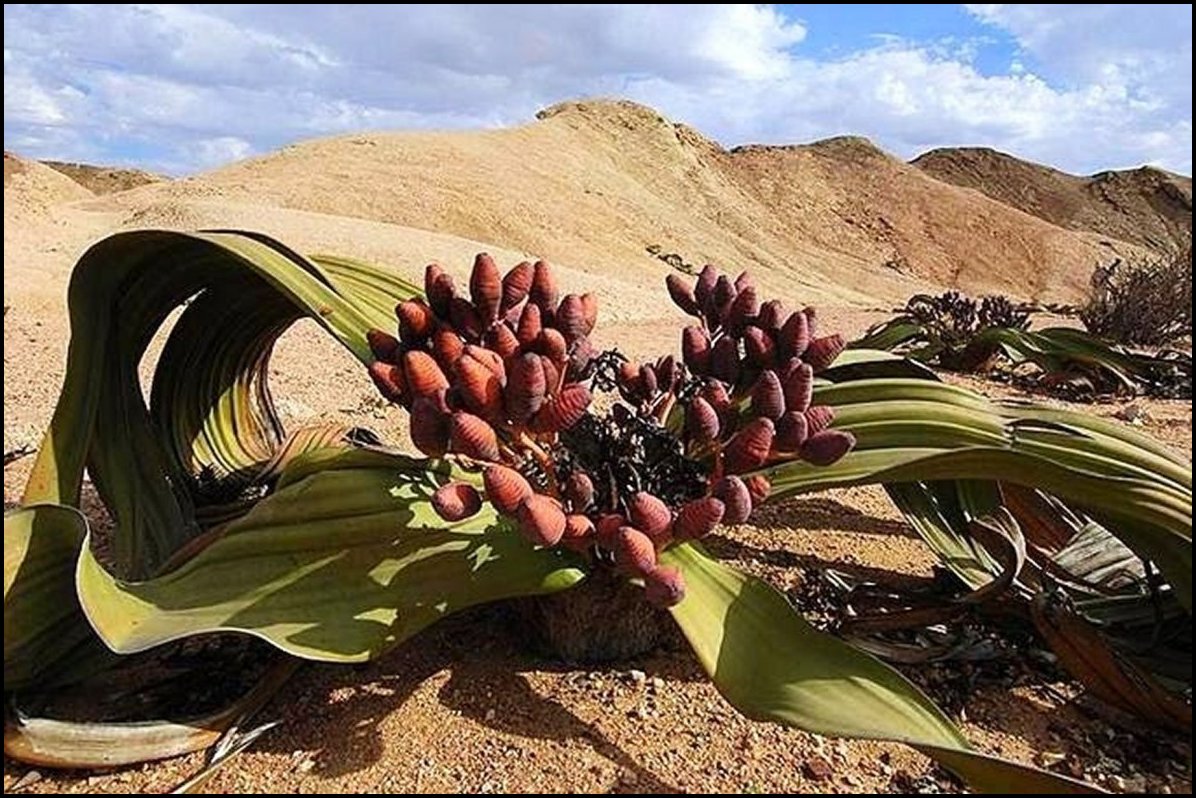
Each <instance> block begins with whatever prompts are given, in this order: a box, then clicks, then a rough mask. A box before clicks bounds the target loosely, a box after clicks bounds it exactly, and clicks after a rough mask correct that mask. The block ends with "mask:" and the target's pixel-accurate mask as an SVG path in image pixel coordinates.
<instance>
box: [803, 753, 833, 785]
mask: <svg viewBox="0 0 1196 798" xmlns="http://www.w3.org/2000/svg"><path fill="white" fill-rule="evenodd" d="M802 771H803V772H804V773H805V774H806V776H808V777H809V778H811V779H814V780H815V781H826V780H827V779H829V778H830V777H831V776H832V775H834V772H835V769H834V768H833V767H831V763H830V762H828V761H827V760H826V758H825V757H821V756H817V755H815V756H812V757H810V758H809V759H807V760H806V761H805V763H804V764H803V765H802Z"/></svg>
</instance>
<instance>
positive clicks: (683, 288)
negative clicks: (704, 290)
mask: <svg viewBox="0 0 1196 798" xmlns="http://www.w3.org/2000/svg"><path fill="white" fill-rule="evenodd" d="M664 284H665V286H666V287H667V288H668V289H669V296H670V297H671V298H672V300H673V304H675V305H676V306H677V307H679V308H681V310H682V311H684V312H685V313H688V314H689V315H690V316H700V315H701V314H702V309H701V308H700V307H699V306H698V300H697V299H695V298H694V291H693V288H691V287H690V285H689V283H687V282H685V280H683V279H682V278H681V275H679V274H670V275H669V276H668V277H666V278H664Z"/></svg>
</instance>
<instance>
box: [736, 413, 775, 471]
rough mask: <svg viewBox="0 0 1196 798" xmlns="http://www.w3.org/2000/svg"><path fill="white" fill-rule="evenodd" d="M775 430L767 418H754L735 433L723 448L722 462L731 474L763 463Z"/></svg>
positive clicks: (766, 458)
mask: <svg viewBox="0 0 1196 798" xmlns="http://www.w3.org/2000/svg"><path fill="white" fill-rule="evenodd" d="M775 434H776V430H775V428H774V426H773V423H772V421H770V420H769V419H767V418H754V419H752V420H751V421H749V422H748V423H747V424H746V425H744V427H743V429H741V430H739V432H737V433H735V437H733V438H731V440H730V441H728V442H727V445H726V448H724V449H723V464H724V465H725V466H726V469H727V471H728V472H729V473H731V474H742V473H744V472H745V471H751V470H753V469H756V468H759V467H760V466H762V465H764V463H765V462H766V461H767V460H768V452H769V450H771V449H772V439H773V437H774V435H775Z"/></svg>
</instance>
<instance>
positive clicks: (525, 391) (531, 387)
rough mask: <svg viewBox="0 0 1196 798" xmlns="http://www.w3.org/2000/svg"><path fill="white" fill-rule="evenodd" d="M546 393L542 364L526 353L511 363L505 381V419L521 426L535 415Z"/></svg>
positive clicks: (534, 356) (546, 384)
mask: <svg viewBox="0 0 1196 798" xmlns="http://www.w3.org/2000/svg"><path fill="white" fill-rule="evenodd" d="M547 392H548V382H547V379H546V377H545V374H544V364H543V362H542V361H541V360H540V356H539V355H536V354H533V353H531V352H527V353H526V354H522V355H520V356H518V357H516V358H515V359H514V360H512V361H511V373H510V376H509V377H508V379H507V390H506V410H507V418H509V419H511V420H512V421H514V422H516V423H517V424H522V423H524V422H526V421H527V420H528V419H529V418H531V417H532V416H533V415H535V414H536V413H537V412H538V411H539V410H540V407H541V405H543V404H544V397H545V395H546V394H547Z"/></svg>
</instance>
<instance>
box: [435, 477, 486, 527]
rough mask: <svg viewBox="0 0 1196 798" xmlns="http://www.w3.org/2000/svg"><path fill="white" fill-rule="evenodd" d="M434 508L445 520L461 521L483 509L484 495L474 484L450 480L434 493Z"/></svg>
mask: <svg viewBox="0 0 1196 798" xmlns="http://www.w3.org/2000/svg"><path fill="white" fill-rule="evenodd" d="M432 509H434V510H435V511H436V514H437V515H439V516H440V517H441V518H443V519H444V520H445V521H450V522H451V521H461V520H464V519H466V518H469V517H470V516H472V515H475V514H477V512H478V510H480V509H482V497H481V496H479V495H478V492H477V491H476V490H474V487H473V486H472V485H467V484H465V483H464V482H450V483H449V484H447V485H442V486H441V487H439V488H437V489H436V492H435V493H433V494H432Z"/></svg>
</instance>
